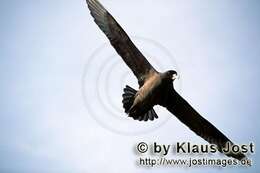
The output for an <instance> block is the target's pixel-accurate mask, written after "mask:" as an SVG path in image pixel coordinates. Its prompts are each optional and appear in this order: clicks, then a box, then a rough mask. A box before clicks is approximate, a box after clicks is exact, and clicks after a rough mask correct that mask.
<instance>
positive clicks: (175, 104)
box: [166, 91, 245, 160]
mask: <svg viewBox="0 0 260 173" xmlns="http://www.w3.org/2000/svg"><path fill="white" fill-rule="evenodd" d="M166 108H167V109H168V110H169V111H170V112H171V113H173V114H174V115H175V116H176V117H177V118H178V119H179V120H180V121H181V122H182V123H184V124H185V125H186V126H188V127H189V128H190V129H191V130H192V131H193V132H195V133H196V134H197V135H199V136H200V137H202V138H203V139H205V140H206V141H208V142H209V143H211V144H215V145H217V146H218V149H219V151H220V152H221V151H222V149H223V148H225V146H226V143H227V142H230V144H231V145H233V143H232V142H231V141H230V140H229V139H228V138H227V137H226V136H225V135H224V134H223V133H221V132H220V131H219V130H218V129H217V128H216V127H215V126H214V125H212V124H211V123H210V122H209V121H208V120H206V119H205V118H203V117H202V116H201V115H200V114H199V113H198V112H197V111H196V110H195V109H194V108H192V107H191V105H190V104H189V103H188V102H187V101H186V100H184V99H183V98H182V97H181V96H180V95H179V94H178V93H177V92H176V91H173V92H171V94H169V98H168V100H167V104H166ZM227 156H230V157H233V158H236V159H239V160H241V159H243V158H245V155H244V154H242V153H238V154H234V153H229V154H227Z"/></svg>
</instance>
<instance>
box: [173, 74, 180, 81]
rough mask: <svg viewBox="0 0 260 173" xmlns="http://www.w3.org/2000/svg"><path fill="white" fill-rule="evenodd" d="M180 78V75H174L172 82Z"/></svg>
mask: <svg viewBox="0 0 260 173" xmlns="http://www.w3.org/2000/svg"><path fill="white" fill-rule="evenodd" d="M179 78H180V76H179V75H178V74H173V75H172V80H175V79H179Z"/></svg>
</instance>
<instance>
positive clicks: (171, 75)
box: [162, 70, 179, 82]
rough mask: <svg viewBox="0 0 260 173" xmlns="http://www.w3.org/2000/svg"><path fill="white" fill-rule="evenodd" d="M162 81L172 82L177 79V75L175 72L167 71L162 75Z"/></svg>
mask: <svg viewBox="0 0 260 173" xmlns="http://www.w3.org/2000/svg"><path fill="white" fill-rule="evenodd" d="M162 76H163V79H165V80H167V81H171V82H173V81H174V80H175V79H178V77H179V76H178V74H177V72H176V71H175V70H168V71H166V72H165V73H163V74H162Z"/></svg>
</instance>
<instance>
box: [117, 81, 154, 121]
mask: <svg viewBox="0 0 260 173" xmlns="http://www.w3.org/2000/svg"><path fill="white" fill-rule="evenodd" d="M136 93H137V91H136V90H135V89H133V88H131V87H130V86H128V85H126V87H125V88H124V94H123V101H122V102H123V107H124V109H125V113H127V114H128V115H129V117H132V118H133V119H134V120H139V121H148V120H151V121H153V120H154V119H157V118H158V115H157V114H156V112H155V111H154V109H153V108H152V109H150V110H149V111H147V112H146V113H142V114H136V113H133V112H132V111H133V110H132V105H133V103H134V100H135V95H136Z"/></svg>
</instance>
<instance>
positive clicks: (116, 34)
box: [87, 0, 155, 86]
mask: <svg viewBox="0 0 260 173" xmlns="http://www.w3.org/2000/svg"><path fill="white" fill-rule="evenodd" d="M87 4H88V7H89V9H90V12H91V15H92V16H93V18H94V21H95V23H96V24H97V25H98V26H99V28H100V29H101V30H102V31H103V32H104V33H105V35H106V36H107V38H108V39H109V41H110V43H111V45H112V46H113V47H114V48H115V50H116V51H117V53H118V54H119V55H120V56H121V57H122V59H123V60H124V62H125V63H126V64H127V65H128V67H129V68H130V69H131V70H132V71H133V73H134V74H135V76H136V77H137V79H138V83H139V85H140V86H141V85H142V84H143V82H144V80H145V76H147V74H148V73H151V71H152V72H155V69H154V68H153V67H152V65H151V64H150V63H149V62H148V61H147V59H146V58H145V57H144V56H143V54H142V53H141V52H140V51H139V50H138V49H137V47H136V46H135V45H134V43H133V42H132V41H131V40H130V38H129V36H128V35H127V34H126V32H125V31H124V30H123V29H122V28H121V26H120V25H119V24H118V23H117V22H116V20H115V19H114V18H113V16H112V15H110V14H109V12H108V11H107V10H106V9H105V8H104V7H103V5H102V4H100V2H99V1H98V0H87Z"/></svg>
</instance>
